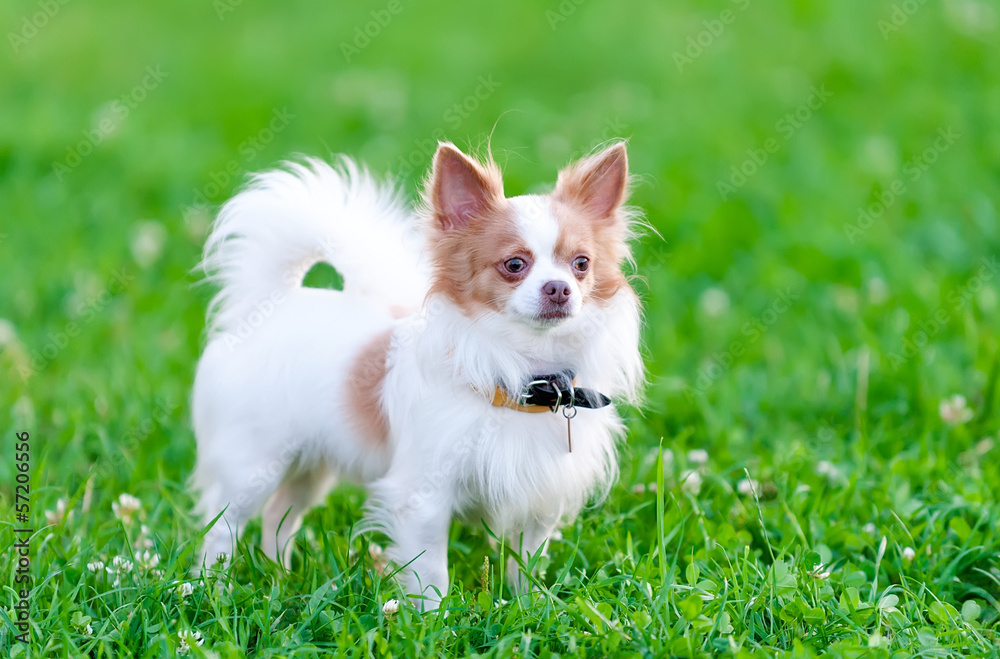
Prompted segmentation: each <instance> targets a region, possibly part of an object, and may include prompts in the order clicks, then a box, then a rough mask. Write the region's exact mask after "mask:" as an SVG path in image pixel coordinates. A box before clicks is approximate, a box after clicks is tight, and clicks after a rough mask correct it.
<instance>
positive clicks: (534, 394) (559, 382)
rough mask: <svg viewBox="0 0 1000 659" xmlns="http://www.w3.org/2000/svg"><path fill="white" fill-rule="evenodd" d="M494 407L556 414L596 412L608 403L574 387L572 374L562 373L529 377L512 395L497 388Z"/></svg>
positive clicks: (590, 391)
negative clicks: (580, 411)
mask: <svg viewBox="0 0 1000 659" xmlns="http://www.w3.org/2000/svg"><path fill="white" fill-rule="evenodd" d="M491 402H492V404H493V406H494V407H507V408H510V409H512V410H517V411H518V412H529V413H533V414H534V413H538V412H558V411H559V410H560V409H562V410H563V413H564V414H565V413H566V412H568V411H570V410H573V409H574V408H577V407H585V408H588V409H597V408H600V407H607V406H608V405H610V404H611V399H610V398H608V397H607V396H605V395H604V394H602V393H600V392H599V391H594V390H593V389H583V388H578V387H577V386H576V374H575V373H573V371H562V372H560V373H553V374H550V375H533V376H531V380H530V381H529V382H528V383H527V384H526V385H525V386H524V387H522V388H521V390H520V391H519V392H518V393H516V394H513V393H511V392H509V391H507V389H505V388H504V387H502V386H501V385H497V387H496V390H495V391H494V392H493V400H492V401H491Z"/></svg>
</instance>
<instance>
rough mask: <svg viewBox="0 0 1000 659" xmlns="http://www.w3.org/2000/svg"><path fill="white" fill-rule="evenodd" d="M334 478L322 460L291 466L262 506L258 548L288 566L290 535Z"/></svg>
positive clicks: (290, 553)
mask: <svg viewBox="0 0 1000 659" xmlns="http://www.w3.org/2000/svg"><path fill="white" fill-rule="evenodd" d="M336 481H337V475H336V472H335V471H334V470H332V469H330V468H329V467H328V466H327V465H326V464H324V463H322V462H321V463H320V464H318V465H316V466H312V467H308V468H299V469H293V470H291V471H289V472H288V474H287V475H286V476H285V478H284V480H283V481H282V482H281V485H279V486H278V489H277V490H276V491H275V492H274V494H273V495H271V498H270V499H269V500H268V502H267V505H265V506H264V519H263V521H262V523H261V538H260V546H261V549H262V550H263V551H264V553H265V554H266V555H267V556H269V557H270V558H271V559H272V560H273V561H275V562H277V563H281V565H283V566H284V567H285V569H286V570H287V569H289V568H290V567H291V559H292V542H291V538H292V535H294V534H295V532H296V531H298V530H299V528H300V527H301V526H302V516H303V515H305V514H306V512H308V510H309V509H310V508H312V507H313V506H315V505H316V504H317V503H319V502H320V501H322V500H323V499H324V498H325V497H326V494H327V492H329V491H330V489H331V488H332V487H333V486H334V484H335V483H336Z"/></svg>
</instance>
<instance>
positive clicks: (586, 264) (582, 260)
mask: <svg viewBox="0 0 1000 659" xmlns="http://www.w3.org/2000/svg"><path fill="white" fill-rule="evenodd" d="M589 268H590V259H588V258H587V257H586V256H578V257H576V258H575V259H574V260H573V269H574V270H576V271H577V272H586V271H587V270H588V269H589Z"/></svg>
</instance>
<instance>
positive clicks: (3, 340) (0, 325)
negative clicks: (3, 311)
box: [0, 318, 17, 348]
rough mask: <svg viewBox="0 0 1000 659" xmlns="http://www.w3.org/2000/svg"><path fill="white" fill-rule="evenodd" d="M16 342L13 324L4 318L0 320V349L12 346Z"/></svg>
mask: <svg viewBox="0 0 1000 659" xmlns="http://www.w3.org/2000/svg"><path fill="white" fill-rule="evenodd" d="M16 340H17V331H16V330H15V329H14V323H12V322H10V321H9V320H7V319H6V318H0V348H2V347H4V346H9V345H13V344H14V341H16Z"/></svg>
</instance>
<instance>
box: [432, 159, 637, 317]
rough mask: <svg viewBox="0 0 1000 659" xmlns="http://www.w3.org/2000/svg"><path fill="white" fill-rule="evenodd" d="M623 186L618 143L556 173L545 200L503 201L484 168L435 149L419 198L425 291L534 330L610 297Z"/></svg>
mask: <svg viewBox="0 0 1000 659" xmlns="http://www.w3.org/2000/svg"><path fill="white" fill-rule="evenodd" d="M627 188H628V163H627V156H626V151H625V145H624V143H616V144H614V145H612V146H610V147H608V148H606V149H604V150H603V151H600V152H599V153H597V154H595V155H592V156H590V157H587V158H584V159H583V160H580V161H579V162H576V163H574V164H572V165H570V166H569V167H567V168H566V169H564V170H562V171H561V172H560V173H559V178H558V182H557V183H556V187H555V190H554V191H553V192H552V193H551V194H548V195H525V196H521V197H512V198H506V197H505V196H504V192H503V180H502V179H501V176H500V171H499V169H498V168H497V166H496V165H495V164H494V163H492V162H490V163H487V164H482V163H479V162H476V161H475V160H473V159H471V158H469V157H468V156H466V155H465V154H463V153H462V152H461V151H459V150H458V149H457V148H456V147H455V146H454V145H452V144H447V143H442V144H441V145H440V146H439V147H438V150H437V153H436V154H435V156H434V168H433V171H432V173H431V177H430V180H429V182H428V185H427V189H426V192H425V204H426V207H427V211H428V213H427V214H428V221H429V227H428V228H429V233H430V246H431V255H432V260H433V264H434V281H433V284H432V288H431V292H432V293H438V294H443V295H445V296H447V297H448V298H449V299H450V300H451V301H452V302H453V303H455V304H456V305H458V306H459V307H461V308H462V309H463V310H464V311H465V312H466V313H467V314H468V315H470V316H475V315H477V314H482V313H484V312H489V311H493V312H496V313H498V314H502V315H503V316H506V317H508V318H510V319H512V320H515V321H517V322H520V323H523V324H526V325H529V326H531V327H535V328H538V329H546V328H550V327H555V326H558V325H560V324H561V323H563V322H564V321H566V320H567V319H569V318H572V317H573V316H575V315H577V314H578V313H580V311H581V309H583V308H584V307H585V306H586V305H588V304H600V303H601V302H606V301H608V300H610V299H611V298H612V297H613V296H614V295H615V293H617V292H618V291H619V290H620V289H621V288H622V287H623V286H627V283H626V281H625V277H624V275H623V274H622V271H621V266H622V261H623V260H625V259H626V258H627V257H628V254H629V252H628V245H627V237H628V217H627V214H626V213H625V212H624V211H623V209H622V204H623V203H624V201H625V198H626V195H627Z"/></svg>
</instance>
